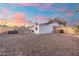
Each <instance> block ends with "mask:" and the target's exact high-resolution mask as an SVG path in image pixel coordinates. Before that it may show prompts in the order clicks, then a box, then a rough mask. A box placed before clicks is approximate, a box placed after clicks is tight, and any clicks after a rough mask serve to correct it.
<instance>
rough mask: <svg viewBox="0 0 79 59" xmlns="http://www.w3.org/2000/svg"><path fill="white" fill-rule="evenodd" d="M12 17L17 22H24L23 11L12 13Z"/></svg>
mask: <svg viewBox="0 0 79 59" xmlns="http://www.w3.org/2000/svg"><path fill="white" fill-rule="evenodd" d="M12 19H13V20H14V21H15V22H17V23H21V24H24V22H25V14H24V13H14V14H13V15H12Z"/></svg>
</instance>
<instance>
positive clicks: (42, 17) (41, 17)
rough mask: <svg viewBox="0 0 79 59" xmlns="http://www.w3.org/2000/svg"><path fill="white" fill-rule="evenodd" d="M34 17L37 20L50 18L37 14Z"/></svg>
mask: <svg viewBox="0 0 79 59" xmlns="http://www.w3.org/2000/svg"><path fill="white" fill-rule="evenodd" d="M34 18H35V20H48V18H47V17H45V16H36V17H34Z"/></svg>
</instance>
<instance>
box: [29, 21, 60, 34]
mask: <svg viewBox="0 0 79 59" xmlns="http://www.w3.org/2000/svg"><path fill="white" fill-rule="evenodd" d="M53 26H60V25H59V24H58V23H56V22H54V23H42V24H36V25H33V26H31V27H30V28H29V29H30V30H31V31H32V32H34V33H36V34H45V33H51V32H53V31H54V29H53Z"/></svg>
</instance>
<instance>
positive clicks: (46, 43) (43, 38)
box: [0, 32, 79, 56]
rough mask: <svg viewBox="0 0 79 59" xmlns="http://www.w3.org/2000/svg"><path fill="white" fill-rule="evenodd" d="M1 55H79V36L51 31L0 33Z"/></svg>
mask: <svg viewBox="0 0 79 59" xmlns="http://www.w3.org/2000/svg"><path fill="white" fill-rule="evenodd" d="M0 55H1V56H79V38H78V37H74V35H71V36H70V35H68V34H59V33H50V34H41V35H37V34H34V33H29V32H27V33H25V34H0Z"/></svg>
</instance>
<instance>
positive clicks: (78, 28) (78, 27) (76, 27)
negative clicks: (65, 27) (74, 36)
mask: <svg viewBox="0 0 79 59" xmlns="http://www.w3.org/2000/svg"><path fill="white" fill-rule="evenodd" d="M74 28H75V32H76V33H77V32H79V23H77V24H76V25H75V26H74Z"/></svg>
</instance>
